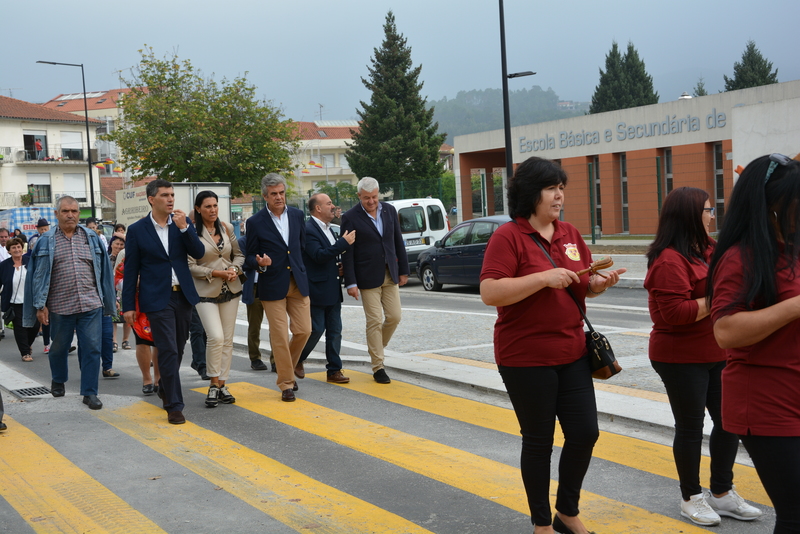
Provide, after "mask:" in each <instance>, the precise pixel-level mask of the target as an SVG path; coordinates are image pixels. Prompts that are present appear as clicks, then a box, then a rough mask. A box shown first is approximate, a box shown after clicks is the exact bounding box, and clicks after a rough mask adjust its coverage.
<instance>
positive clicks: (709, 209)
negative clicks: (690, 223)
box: [703, 208, 717, 217]
mask: <svg viewBox="0 0 800 534" xmlns="http://www.w3.org/2000/svg"><path fill="white" fill-rule="evenodd" d="M703 211H707V212H708V214H709V215H711V216H712V217H713V216H714V214H715V213H716V212H717V208H703Z"/></svg>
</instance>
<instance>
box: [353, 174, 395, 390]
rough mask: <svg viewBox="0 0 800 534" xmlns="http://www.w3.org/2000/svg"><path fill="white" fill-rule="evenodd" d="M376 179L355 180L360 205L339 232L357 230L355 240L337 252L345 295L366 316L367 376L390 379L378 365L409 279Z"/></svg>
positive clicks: (388, 207) (392, 219)
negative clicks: (369, 370) (347, 249)
mask: <svg viewBox="0 0 800 534" xmlns="http://www.w3.org/2000/svg"><path fill="white" fill-rule="evenodd" d="M379 190H380V188H379V187H378V181H377V180H376V179H375V178H370V177H368V176H366V177H364V178H362V179H361V180H360V181H359V182H358V199H359V201H360V202H359V203H358V204H356V205H355V206H353V207H352V208H350V209H349V210H348V211H347V213H345V214H344V215H342V231H343V232H344V231H350V230H356V231H357V232H358V242H357V243H355V244H354V245H353V247H352V249H351V251H350V252H348V253H347V254H345V255H344V256H342V260H343V261H342V263H343V264H344V283H345V286H346V287H347V294H348V295H350V296H351V297H353V298H354V299H356V300H358V294H359V290H360V291H361V304H362V306H363V307H364V315H365V316H366V320H367V349H368V351H369V355H370V358H371V359H372V376H373V378H374V379H375V381H376V382H378V383H379V384H388V383H390V382H391V380H390V379H389V376H388V375H387V374H386V370H385V369H384V368H383V359H384V351H383V349H384V348H385V347H386V345H388V344H389V341H390V340H391V339H392V334H394V331H395V330H396V329H397V325H399V324H400V314H401V312H400V286H403V285H405V284H406V283H407V282H408V255H407V254H406V247H405V244H404V243H403V234H402V233H401V232H400V221H399V219H398V218H397V210H395V209H394V206H392V205H391V204H388V203H386V202H380V201H379V200H378V193H379Z"/></svg>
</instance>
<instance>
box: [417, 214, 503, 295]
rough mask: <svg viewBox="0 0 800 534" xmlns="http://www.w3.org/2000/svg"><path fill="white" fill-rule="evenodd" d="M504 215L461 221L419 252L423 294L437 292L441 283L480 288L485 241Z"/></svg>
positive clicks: (419, 270) (419, 271)
mask: <svg viewBox="0 0 800 534" xmlns="http://www.w3.org/2000/svg"><path fill="white" fill-rule="evenodd" d="M510 220H511V219H510V218H509V217H508V216H507V215H493V216H491V217H481V218H478V219H470V220H469V221H464V222H463V223H461V224H459V225H458V226H456V227H455V228H453V229H452V230H451V231H450V232H449V233H448V234H447V235H445V236H444V237H443V238H442V239H441V241H437V242H436V244H435V245H434V246H432V247H430V248H429V249H427V250H424V251H422V252H421V253H420V255H419V258H418V259H417V275H418V276H419V279H420V281H421V282H422V287H424V288H425V290H426V291H439V290H440V289H442V284H462V285H471V286H477V285H480V276H481V268H482V267H483V255H484V253H485V252H486V244H487V243H489V238H490V237H491V236H492V234H493V233H494V231H495V230H497V228H499V227H500V225H501V224H505V223H507V222H509V221H510Z"/></svg>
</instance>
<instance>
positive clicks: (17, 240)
mask: <svg viewBox="0 0 800 534" xmlns="http://www.w3.org/2000/svg"><path fill="white" fill-rule="evenodd" d="M0 230H2V229H0ZM14 245H19V246H21V247H22V248H23V249H24V248H25V242H24V241H23V240H22V239H20V238H18V237H12V238H11V239H9V240H8V241H6V250H7V251H9V252H11V247H13V246H14Z"/></svg>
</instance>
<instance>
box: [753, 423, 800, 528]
mask: <svg viewBox="0 0 800 534" xmlns="http://www.w3.org/2000/svg"><path fill="white" fill-rule="evenodd" d="M739 437H740V438H741V439H742V443H744V447H745V448H746V449H747V452H748V453H749V454H750V458H751V459H752V460H753V465H755V467H756V472H757V473H758V478H760V479H761V483H762V484H763V485H764V489H765V490H766V492H767V495H769V498H770V500H772V506H773V507H774V508H775V516H776V517H775V530H773V532H774V533H775V534H798V533H800V485H798V483H800V437H796V436H739Z"/></svg>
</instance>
